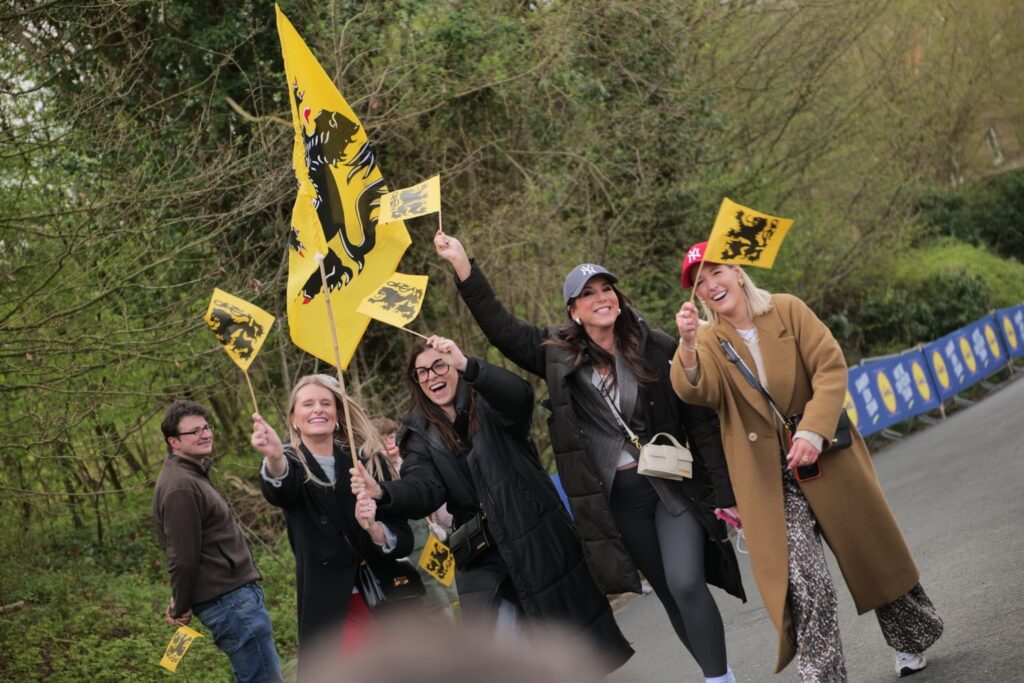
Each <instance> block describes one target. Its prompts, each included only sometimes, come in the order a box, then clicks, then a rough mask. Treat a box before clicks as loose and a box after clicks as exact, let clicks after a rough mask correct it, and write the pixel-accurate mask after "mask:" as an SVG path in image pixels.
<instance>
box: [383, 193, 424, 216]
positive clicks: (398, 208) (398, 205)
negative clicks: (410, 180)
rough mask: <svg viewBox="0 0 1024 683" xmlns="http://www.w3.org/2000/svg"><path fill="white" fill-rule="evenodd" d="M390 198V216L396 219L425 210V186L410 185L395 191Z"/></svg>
mask: <svg viewBox="0 0 1024 683" xmlns="http://www.w3.org/2000/svg"><path fill="white" fill-rule="evenodd" d="M395 194H396V196H394V197H392V198H391V217H392V218H393V219H394V220H396V221H398V220H402V219H403V218H406V217H407V216H413V215H418V214H421V213H423V212H424V211H426V210H427V207H426V201H427V188H425V187H410V188H408V189H405V190H401V191H400V192H396V193H395Z"/></svg>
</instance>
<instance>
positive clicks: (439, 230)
mask: <svg viewBox="0 0 1024 683" xmlns="http://www.w3.org/2000/svg"><path fill="white" fill-rule="evenodd" d="M443 226H444V223H443V222H442V221H441V209H438V210H437V231H438V232H439V233H441V234H442V235H443V234H444V227H443Z"/></svg>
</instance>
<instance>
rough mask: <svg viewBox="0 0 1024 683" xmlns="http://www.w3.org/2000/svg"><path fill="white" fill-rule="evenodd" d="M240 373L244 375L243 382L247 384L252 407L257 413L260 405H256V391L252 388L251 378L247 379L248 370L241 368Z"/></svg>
mask: <svg viewBox="0 0 1024 683" xmlns="http://www.w3.org/2000/svg"><path fill="white" fill-rule="evenodd" d="M242 374H243V375H245V383H246V384H247V385H249V396H251V397H252V407H253V410H255V411H256V412H257V413H258V412H260V407H259V406H258V405H256V392H255V391H253V390H252V380H251V379H249V371H248V370H242Z"/></svg>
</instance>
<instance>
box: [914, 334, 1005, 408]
mask: <svg viewBox="0 0 1024 683" xmlns="http://www.w3.org/2000/svg"><path fill="white" fill-rule="evenodd" d="M923 350H924V355H925V358H926V359H927V360H928V368H929V370H930V371H931V373H932V377H933V378H934V380H935V386H936V388H937V389H938V391H939V396H940V398H941V399H942V400H946V399H948V398H952V397H953V396H955V395H956V394H958V393H960V392H961V391H963V390H964V389H966V388H967V387H969V386H972V385H974V384H977V383H978V382H980V381H981V380H983V379H985V378H986V377H988V376H989V375H991V374H992V373H993V372H995V371H997V370H999V369H1000V368H1002V367H1003V366H1004V365H1006V363H1007V360H1008V356H1007V353H1006V349H1005V348H1004V346H1003V340H1002V336H1001V335H1000V334H999V331H998V323H997V322H996V318H995V317H994V316H993V315H987V316H985V317H984V318H981V319H980V320H976V321H974V322H973V323H971V324H970V325H965V326H964V327H961V328H960V329H959V330H957V331H955V332H951V333H950V334H947V335H946V336H945V337H942V338H941V339H936V340H935V341H933V342H931V343H928V344H925V345H924V347H923Z"/></svg>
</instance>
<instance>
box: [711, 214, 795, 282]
mask: <svg viewBox="0 0 1024 683" xmlns="http://www.w3.org/2000/svg"><path fill="white" fill-rule="evenodd" d="M791 227H793V220H792V219H791V218H780V217H778V216H770V215H768V214H766V213H761V212H760V211H756V210H754V209H750V208H747V207H746V206H743V205H741V204H737V203H736V202H734V201H732V200H731V199H729V198H728V197H725V198H724V199H722V206H721V207H720V208H719V209H718V217H717V218H715V225H714V227H712V228H711V236H710V237H709V238H708V246H707V249H706V250H705V252H704V254H705V256H704V258H705V260H707V261H711V262H714V263H738V264H741V265H746V266H756V267H758V268H771V267H772V265H774V264H775V257H776V256H777V255H778V253H779V247H780V246H781V245H782V240H783V239H785V237H786V233H787V232H789V229H790V228H791Z"/></svg>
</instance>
